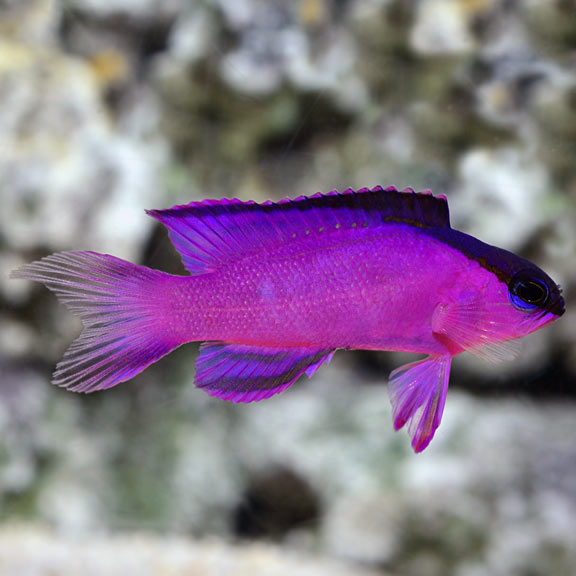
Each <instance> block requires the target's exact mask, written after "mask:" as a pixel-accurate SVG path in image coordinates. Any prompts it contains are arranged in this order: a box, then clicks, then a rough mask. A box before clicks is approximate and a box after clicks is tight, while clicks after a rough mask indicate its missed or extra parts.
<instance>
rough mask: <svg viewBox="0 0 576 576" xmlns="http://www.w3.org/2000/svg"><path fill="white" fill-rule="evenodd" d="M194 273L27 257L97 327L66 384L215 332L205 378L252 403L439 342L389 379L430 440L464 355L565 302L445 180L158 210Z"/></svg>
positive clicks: (400, 411) (524, 330) (84, 382)
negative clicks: (348, 356)
mask: <svg viewBox="0 0 576 576" xmlns="http://www.w3.org/2000/svg"><path fill="white" fill-rule="evenodd" d="M147 213H148V214H149V215H150V216H151V217H153V218H155V219H156V220H157V221H159V222H160V223H161V224H163V225H164V226H165V227H166V228H167V230H168V235H169V238H170V240H171V242H172V244H173V245H174V247H175V248H176V250H177V251H178V252H179V254H180V256H181V258H182V262H183V264H184V267H185V268H186V270H187V271H188V273H189V274H188V275H187V276H181V275H172V274H168V273H165V272H162V271H159V270H152V269H150V268H147V267H144V266H140V265H136V264H132V263H130V262H127V261H125V260H122V259H119V258H116V257H114V256H111V255H108V254H100V253H97V252H91V251H68V252H60V253H56V254H52V255H50V256H47V257H44V258H42V259H41V260H39V261H36V262H32V263H29V264H24V265H23V266H21V267H20V268H18V269H16V270H14V271H13V272H12V274H11V276H12V278H16V279H24V280H31V281H35V282H40V283H42V284H44V285H45V286H46V287H47V288H49V289H50V290H51V291H53V292H54V293H55V294H56V296H57V297H58V299H59V300H60V301H61V302H62V303H63V304H65V305H66V306H67V307H68V308H69V309H70V311H71V312H72V313H73V314H75V315H77V316H79V317H80V319H81V321H82V324H83V330H82V332H81V334H80V336H79V337H78V339H77V340H75V341H74V342H73V343H72V344H71V346H70V347H69V348H68V350H67V351H66V352H65V354H64V357H63V359H62V360H61V361H60V362H59V363H58V364H57V366H56V371H55V373H54V377H53V383H54V384H55V385H57V386H61V387H64V388H67V389H68V390H72V391H75V392H85V393H88V392H94V391H97V390H105V389H108V388H111V387H113V386H116V385H117V384H119V383H121V382H125V381H127V380H130V379H131V378H133V377H134V376H136V375H137V374H139V373H140V372H142V371H143V370H144V369H145V368H146V367H148V366H150V365H151V364H152V363H154V362H156V361H158V360H160V358H162V357H163V356H165V355H166V354H168V353H169V352H171V351H173V350H174V349H176V348H178V347H179V346H181V345H183V344H186V343H188V342H201V345H200V349H199V356H198V358H197V361H196V373H195V384H196V386H197V387H198V388H200V389H202V390H204V391H206V392H207V393H208V394H210V395H212V396H215V397H217V398H220V399H223V400H229V401H232V402H253V401H258V400H262V399H265V398H269V397H271V396H273V395H275V394H278V393H280V392H282V391H284V390H286V389H287V388H289V387H290V386H291V385H292V384H294V382H296V381H297V380H298V379H299V378H300V376H302V375H303V374H306V375H307V376H308V377H312V375H313V374H314V373H315V372H316V371H317V370H318V369H319V368H320V367H321V366H322V365H323V364H326V363H328V362H330V360H331V359H332V357H333V355H334V353H335V351H336V350H386V351H399V352H409V353H415V354H425V355H426V357H425V358H424V359H420V360H417V361H415V362H412V363H409V364H407V365H405V366H401V367H400V368H397V369H396V370H394V371H393V372H392V373H391V374H390V378H389V382H388V390H389V396H390V400H391V403H392V416H393V424H394V428H395V429H396V430H399V429H400V428H402V427H404V426H406V428H407V430H408V434H409V436H410V439H411V444H412V448H413V449H414V451H415V452H421V451H422V450H424V449H425V448H426V447H427V446H428V445H429V443H430V441H431V440H432V438H433V437H434V434H435V432H436V430H437V428H438V426H439V425H440V422H441V419H442V414H443V412H444V406H445V402H446V395H447V389H448V382H449V377H450V366H451V361H452V358H454V357H455V356H457V355H459V354H461V353H463V352H471V353H472V354H476V355H478V356H480V357H484V358H486V359H488V360H495V361H496V360H500V359H503V358H506V357H508V356H510V355H511V351H513V350H514V344H513V343H514V342H515V341H517V339H519V338H521V337H523V336H525V335H527V334H529V333H531V332H534V331H535V330H539V329H540V328H543V327H544V326H547V325H549V324H550V323H551V322H554V321H555V320H556V319H557V318H559V317H560V316H562V314H563V313H564V311H565V303H564V299H563V297H562V293H561V289H560V287H559V286H558V285H557V284H556V283H555V282H554V281H553V280H552V279H551V278H550V277H549V276H548V275H547V274H546V273H545V272H543V271H542V270H541V269H540V268H538V267H537V266H536V265H534V264H532V263H531V262H529V261H528V260H526V259H524V258H521V257H520V256H516V255H515V254H512V253H511V252H508V251H506V250H504V249H501V248H497V247H494V246H490V245H488V244H485V243H483V242H482V241H480V240H478V239H476V238H474V237H473V236H470V235H468V234H466V233H464V232H460V231H458V230H455V229H453V228H452V227H451V226H450V216H449V210H448V202H447V198H446V196H444V195H434V194H433V193H432V192H431V191H430V190H424V191H421V192H415V191H414V190H413V189H412V188H406V189H403V190H399V189H397V188H395V187H393V186H390V187H387V188H383V187H381V186H377V187H374V188H362V189H359V190H353V189H347V190H345V191H343V192H338V191H332V192H329V193H326V194H321V193H318V194H314V195H312V196H300V197H297V198H294V199H290V198H285V199H283V200H280V201H277V202H273V201H266V202H263V203H257V202H254V201H241V200H239V199H237V198H232V199H229V198H223V199H219V200H215V199H208V200H203V201H197V202H191V203H190V204H187V205H181V206H174V207H173V208H170V209H164V210H147Z"/></svg>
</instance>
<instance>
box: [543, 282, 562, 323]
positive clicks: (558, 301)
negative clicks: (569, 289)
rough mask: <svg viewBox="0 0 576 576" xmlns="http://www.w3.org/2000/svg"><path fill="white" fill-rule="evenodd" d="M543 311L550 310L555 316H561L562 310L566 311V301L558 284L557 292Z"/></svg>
mask: <svg viewBox="0 0 576 576" xmlns="http://www.w3.org/2000/svg"><path fill="white" fill-rule="evenodd" d="M544 311H545V312H550V313H552V314H554V315H555V316H558V317H560V316H562V314H564V312H566V303H565V302H564V298H563V297H562V289H561V288H560V286H558V294H557V295H556V297H555V298H553V299H552V301H551V302H550V303H549V304H548V305H547V306H546V308H545V310H544Z"/></svg>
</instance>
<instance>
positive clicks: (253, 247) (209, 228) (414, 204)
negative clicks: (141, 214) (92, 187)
mask: <svg viewBox="0 0 576 576" xmlns="http://www.w3.org/2000/svg"><path fill="white" fill-rule="evenodd" d="M148 214H150V215H151V216H153V217H154V218H156V219H157V220H159V221H160V222H162V224H164V225H165V226H166V227H167V228H168V230H169V232H170V239H171V240H172V242H173V244H174V246H175V247H176V249H177V250H178V252H180V254H181V255H182V260H183V262H184V265H185V266H186V268H187V269H188V271H189V272H190V273H192V274H202V273H204V272H210V271H212V270H215V269H216V268H218V267H219V266H221V265H223V264H226V263H229V262H232V261H234V260H238V259H239V258H242V257H244V256H247V255H249V254H254V253H257V252H258V251H261V250H270V249H271V248H274V247H276V246H279V245H280V244H283V243H285V242H287V241H289V240H290V239H295V238H300V239H301V238H303V237H304V236H305V235H306V236H309V235H316V234H337V233H339V232H340V231H342V230H346V229H349V228H366V227H377V226H382V225H385V224H387V223H390V222H401V223H405V224H409V225H411V226H417V227H419V228H431V227H437V228H449V227H450V218H449V215H448V203H447V202H446V197H445V196H433V195H432V193H431V192H429V191H424V192H419V193H416V192H414V190H412V189H411V188H407V189H405V190H402V191H399V190H397V189H396V188H393V187H390V188H386V189H383V188H382V187H380V186H377V187H376V188H373V189H371V190H370V189H368V188H362V189H361V190H357V191H355V190H351V189H350V190H346V191H344V192H337V191H333V192H329V193H328V194H315V195H313V196H308V197H306V196H300V197H299V198H295V199H293V200H292V199H290V198H285V199H284V200H280V201H279V202H272V201H268V202H264V203H262V204H257V203H256V202H253V201H248V202H242V201H241V200H238V199H236V198H233V199H228V198H223V199H221V200H204V201H202V202H192V203H190V204H188V205H186V206H174V207H173V208H170V209H168V210H149V211H148Z"/></svg>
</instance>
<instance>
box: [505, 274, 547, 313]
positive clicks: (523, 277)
mask: <svg viewBox="0 0 576 576" xmlns="http://www.w3.org/2000/svg"><path fill="white" fill-rule="evenodd" d="M508 290H509V292H510V299H511V300H512V304H513V305H514V306H515V307H516V308H518V309H520V310H536V309H537V308H542V307H543V306H544V305H545V304H546V302H547V301H548V298H549V296H550V290H549V289H548V286H547V285H546V284H545V283H544V282H543V281H542V280H540V279H539V278H534V277H533V276H532V277H530V276H528V275H527V274H526V273H525V272H519V273H518V274H516V276H514V278H512V280H511V281H510V284H509V287H508Z"/></svg>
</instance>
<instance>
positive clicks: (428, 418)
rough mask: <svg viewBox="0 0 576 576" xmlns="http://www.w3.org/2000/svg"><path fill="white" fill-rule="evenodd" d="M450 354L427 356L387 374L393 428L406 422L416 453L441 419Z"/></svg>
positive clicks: (429, 438)
mask: <svg viewBox="0 0 576 576" xmlns="http://www.w3.org/2000/svg"><path fill="white" fill-rule="evenodd" d="M451 359H452V358H451V356H449V355H445V356H430V357H428V358H426V359H425V360H420V361H418V362H412V363H411V364H406V366H401V367H400V368H397V369H396V370H394V371H393V372H392V374H390V380H389V382H388V390H389V393H390V400H391V402H392V412H393V414H394V428H395V429H396V430H399V429H400V428H402V427H403V426H404V425H405V424H408V434H409V436H410V438H411V439H412V447H413V448H414V451H415V452H422V450H424V449H425V448H426V447H427V446H428V444H430V441H431V440H432V438H433V437H434V433H435V432H436V428H438V426H439V425H440V421H441V420H442V412H443V411H444V404H445V402H446V392H447V390H448V380H449V377H450V361H451Z"/></svg>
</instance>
